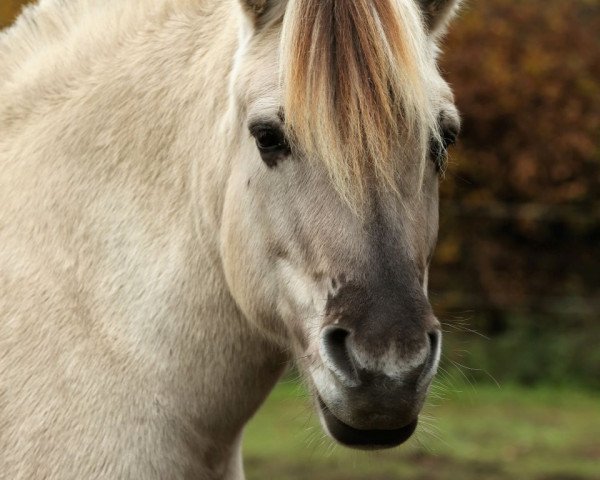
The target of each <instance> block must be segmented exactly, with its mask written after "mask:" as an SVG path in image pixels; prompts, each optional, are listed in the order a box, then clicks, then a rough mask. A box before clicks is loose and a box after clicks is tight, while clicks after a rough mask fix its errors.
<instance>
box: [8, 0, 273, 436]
mask: <svg viewBox="0 0 600 480" xmlns="http://www.w3.org/2000/svg"><path fill="white" fill-rule="evenodd" d="M233 1H235V0H228V1H227V2H226V1H223V0H209V1H205V2H200V1H199V2H187V1H184V0H181V1H180V2H175V1H168V2H167V1H165V2H164V3H165V4H169V5H171V6H172V8H171V9H170V10H168V11H167V12H166V13H165V12H163V13H162V14H161V15H154V16H148V18H147V19H146V20H145V21H142V19H139V18H137V19H135V22H136V25H137V27H136V28H135V29H134V32H129V34H128V35H122V32H121V35H120V37H119V39H118V41H116V40H112V41H109V40H103V39H104V38H105V37H104V36H103V32H102V29H101V28H98V32H97V33H98V35H97V36H96V40H97V41H98V42H99V45H94V48H93V50H91V52H93V53H92V54H91V53H89V52H87V54H85V55H84V54H83V53H85V52H82V50H81V49H82V48H88V47H89V48H91V46H90V45H89V44H88V45H87V46H86V45H82V46H80V47H77V46H76V45H77V35H78V34H81V35H82V36H85V35H83V33H85V32H81V31H73V32H72V35H71V37H70V38H66V37H68V36H63V37H65V38H62V40H61V39H60V38H59V37H60V36H58V35H57V36H56V38H55V42H54V44H53V45H52V46H50V47H51V50H52V52H53V55H52V56H51V57H49V58H48V59H45V60H44V62H43V63H41V64H36V65H35V67H36V68H35V69H34V70H33V71H34V72H35V75H33V76H28V77H27V78H25V76H23V78H22V79H21V80H22V81H21V82H20V83H19V87H18V88H17V87H16V86H12V87H10V89H9V90H8V91H7V90H4V91H3V85H2V84H0V100H2V102H0V104H4V106H5V107H6V108H5V110H4V112H11V111H12V112H14V110H15V109H18V112H19V114H18V115H14V114H11V115H10V117H9V116H8V115H7V114H6V113H4V112H3V111H2V109H0V129H2V130H3V131H4V132H5V133H6V134H7V135H8V136H10V137H11V138H12V137H14V138H18V135H19V133H18V132H19V131H26V130H25V128H26V127H27V125H29V124H31V123H34V124H35V125H36V126H37V127H38V130H35V131H42V128H39V126H40V125H45V126H46V127H45V128H44V130H45V135H47V136H44V138H35V140H34V141H36V142H39V144H40V145H44V144H43V142H44V139H45V141H50V139H53V140H52V141H55V142H61V141H62V142H63V143H62V144H61V145H62V146H63V147H65V148H64V149H63V148H57V149H55V150H53V153H52V154H51V155H52V156H56V158H53V160H52V162H48V161H47V159H41V158H40V159H39V160H38V163H39V165H37V168H38V171H39V175H43V174H44V173H42V172H45V173H46V174H47V175H48V178H49V181H48V182H47V183H48V191H43V190H38V191H37V192H36V194H37V195H47V196H49V197H54V196H56V195H61V198H60V199H58V200H57V201H56V204H57V205H59V206H60V208H61V214H60V215H62V217H63V218H60V217H59V216H58V215H57V218H56V221H60V222H66V223H68V222H69V221H70V220H69V219H70V216H71V215H73V216H77V217H76V218H77V220H76V221H77V222H79V225H80V228H81V229H82V230H84V231H85V230H86V229H89V231H90V232H93V233H91V234H88V236H90V237H92V238H94V237H95V238H94V241H93V244H92V243H86V244H85V245H83V246H80V245H79V243H78V242H84V241H87V240H83V239H81V238H77V239H74V238H65V239H63V240H64V243H67V244H71V245H73V249H80V251H84V249H85V251H86V254H87V255H89V256H91V257H92V259H93V260H91V261H89V262H87V260H86V262H87V263H92V262H95V263H94V264H93V265H92V267H91V268H90V269H89V271H87V270H86V271H80V272H78V274H79V275H80V277H81V278H79V284H80V285H82V287H81V289H82V290H85V291H84V292H82V293H81V295H80V297H78V299H80V300H79V301H81V302H85V298H86V297H87V298H90V299H92V300H93V302H94V303H93V305H91V306H88V310H89V311H90V312H91V316H92V317H94V321H96V318H99V319H100V320H98V322H99V323H101V325H100V326H99V328H100V329H101V330H102V331H103V332H104V337H105V338H113V339H115V341H114V342H113V343H114V344H118V345H119V348H120V351H119V355H126V356H128V357H130V358H135V359H136V361H138V362H139V364H138V366H137V368H138V369H139V376H140V378H148V379H151V381H149V382H148V383H145V384H149V383H150V382H163V383H164V386H162V387H160V389H161V391H162V394H164V395H165V396H166V397H168V399H167V400H165V404H173V405H176V407H174V408H181V409H182V410H181V411H177V412H174V414H176V415H178V416H180V417H185V418H189V419H191V418H195V419H196V422H195V424H196V427H197V429H198V430H199V431H201V432H204V433H205V434H206V435H208V436H209V437H218V436H222V437H224V441H227V437H228V436H231V435H233V434H234V433H235V432H239V430H240V429H241V427H242V426H243V424H244V423H245V422H246V421H247V419H248V418H249V417H250V416H251V415H252V414H253V413H254V412H255V410H256V409H257V408H258V406H259V405H260V403H261V402H262V400H263V399H264V397H265V396H266V394H267V393H268V391H269V390H270V388H271V387H272V385H273V383H274V381H276V379H277V378H278V376H279V374H280V373H281V370H282V368H283V361H284V357H283V356H282V355H281V353H280V351H279V350H278V349H277V348H275V347H273V346H272V345H271V344H270V343H269V342H267V341H266V340H264V339H263V338H262V337H261V335H260V334H258V333H257V332H255V331H254V330H253V329H252V328H251V326H250V325H249V324H248V323H247V322H246V320H245V319H244V318H243V316H242V315H241V314H240V312H239V310H238V309H237V307H236V305H235V302H234V301H233V300H232V298H231V295H230V294H229V291H228V288H227V285H226V281H225V279H224V275H223V272H222V267H221V263H220V258H219V238H218V236H219V231H218V229H219V224H220V220H219V219H220V212H221V208H222V201H223V196H224V191H225V187H226V183H227V178H228V174H229V172H228V161H227V158H226V157H225V156H224V153H223V152H226V151H227V148H224V145H226V144H228V143H231V141H230V139H227V138H225V137H224V132H223V131H222V126H223V123H224V121H221V119H222V118H224V117H223V116H224V115H226V114H225V113H224V112H227V111H228V106H229V91H228V88H229V83H228V82H229V76H230V73H231V69H232V67H233V61H234V60H233V59H234V56H235V50H236V46H237V38H238V20H237V19H236V18H232V13H231V12H232V8H233V4H232V2H233ZM62 3H63V2H60V4H62ZM87 3H90V2H89V1H88V2H87ZM98 3H99V2H98ZM112 3H114V4H117V3H118V4H125V3H127V4H134V3H136V2H112ZM151 3H153V4H155V3H157V2H156V1H153V2H151ZM58 4H59V2H54V3H51V2H47V3H45V4H42V5H54V6H56V5H58ZM177 4H181V6H180V7H178V8H175V6H173V5H177ZM40 8H41V7H40ZM234 11H236V12H237V9H236V10H234ZM121 28H122V27H121ZM91 34H92V36H94V35H93V32H91ZM115 35H116V34H115ZM107 36H110V35H107ZM102 42H104V43H102ZM92 43H94V42H92ZM65 45H69V46H74V48H73V50H69V49H64V48H62V47H64V46H65ZM61 46H62V47H61ZM50 47H49V48H50ZM0 48H2V46H0ZM49 51H50V50H46V53H48V52H49ZM63 52H74V53H73V54H72V57H69V56H68V55H69V54H66V53H63ZM96 54H97V55H96ZM32 55H33V54H32ZM82 58H83V59H82ZM0 61H1V60H0ZM29 61H30V62H31V61H32V57H31V56H30V59H29ZM33 63H34V64H35V63H36V62H33ZM27 64H28V62H27V61H25V62H24V63H23V64H22V66H21V67H16V68H14V69H13V70H12V77H13V80H14V78H16V77H15V75H17V76H18V75H20V74H23V75H24V72H26V70H27ZM58 65H60V68H57V66H58ZM57 70H58V71H59V72H58V73H57ZM12 83H13V85H14V84H16V82H14V81H13V82H12ZM31 91H35V92H37V94H36V95H35V98H30V97H32V95H31V93H30V92H31ZM58 98H60V100H61V102H62V105H61V111H63V112H69V114H68V115H64V114H59V113H57V110H58V109H57V108H56V107H55V105H56V102H57V99H58ZM4 100H6V102H4ZM39 112H42V113H43V118H39V119H38V118H37V117H36V115H38V114H39ZM61 115H63V116H61ZM107 117H108V120H107ZM29 132H31V129H30V130H29ZM23 135H24V134H23ZM31 135H32V134H31V133H30V136H31ZM7 138H8V137H7ZM215 139H219V140H218V141H217V144H215ZM67 143H68V149H69V151H70V152H73V153H72V154H70V155H69V156H64V157H63V156H61V155H63V154H62V153H61V152H63V151H66V149H67V148H66V145H67ZM219 143H222V145H219ZM92 145H93V151H91V149H92ZM40 151H43V149H40ZM1 153H2V151H0V154H1ZM31 161H33V160H31ZM50 163H51V165H50ZM59 175H62V176H63V177H64V178H65V180H61V181H63V182H67V181H68V182H70V183H69V184H67V183H64V185H69V188H66V187H65V188H63V189H62V190H60V189H58V190H57V189H55V190H54V191H50V186H51V185H53V179H55V178H58V176H59ZM66 179H69V180H66ZM90 186H92V187H91V188H92V189H93V191H91V192H90ZM90 199H92V200H90ZM97 199H99V200H97ZM107 204H108V205H107ZM82 205H85V207H81V208H82V209H83V208H85V209H87V210H86V211H85V213H84V214H83V216H82V218H80V217H79V215H82V214H80V213H78V212H77V211H76V208H75V206H82ZM108 206H110V210H109V209H108ZM77 208H79V207H77ZM106 211H110V212H111V215H110V216H109V217H110V218H108V217H107V215H106ZM43 213H44V214H45V215H46V218H45V219H43V220H40V222H42V221H43V222H45V223H51V222H50V221H49V220H48V218H49V215H51V213H48V212H43ZM100 221H101V222H102V223H101V224H100V223H98V222H100ZM86 222H89V223H86ZM94 222H95V223H94ZM124 225H126V232H127V233H126V237H127V236H128V237H127V238H126V239H125V240H124V241H123V242H121V243H122V244H124V245H125V246H123V245H121V244H120V245H116V246H115V245H113V243H112V242H114V237H111V235H122V234H123V229H124V228H125V227H124ZM54 230H55V231H56V230H57V229H56V228H55V229H54ZM64 230H65V231H66V232H69V231H73V228H72V226H71V225H66V228H65V229H64ZM149 232H153V234H150V233H149ZM53 233H54V236H52V235H53ZM44 235H46V237H47V238H46V239H44V240H45V242H46V244H45V245H43V244H44V242H42V241H40V245H43V246H41V247H40V248H43V249H45V250H47V251H48V254H49V255H50V254H54V255H55V252H54V253H53V249H55V247H54V246H53V245H56V244H57V243H58V244H59V246H58V247H56V248H60V239H59V238H58V236H57V235H56V232H52V231H50V230H48V232H47V233H46V234H44ZM103 235H105V236H106V237H102V236H103ZM103 241H104V242H105V243H104V245H102V242H103ZM134 244H135V249H134V248H132V247H131V245H134ZM106 245H112V247H111V250H108V251H103V250H102V248H105V249H106ZM80 247H81V248H80ZM99 247H100V249H99ZM116 248H120V249H121V250H120V251H118V252H117V251H115V249H116ZM133 250H135V252H134V251H133ZM107 253H109V254H110V257H109V256H107V255H106V254H107ZM78 255H79V253H78ZM111 259H112V260H111ZM77 261H79V260H76V262H77ZM86 268H87V267H86ZM78 295H79V293H78ZM116 300H118V302H116ZM48 321H50V320H48ZM157 388H159V387H157ZM198 419H200V420H198ZM225 432H226V433H225ZM231 441H232V442H233V441H235V439H234V438H233V437H232V438H231Z"/></svg>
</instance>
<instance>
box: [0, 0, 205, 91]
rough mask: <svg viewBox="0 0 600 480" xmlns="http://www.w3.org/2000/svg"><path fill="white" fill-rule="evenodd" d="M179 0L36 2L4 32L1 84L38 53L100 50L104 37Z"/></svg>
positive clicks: (1, 38) (0, 35)
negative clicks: (98, 45) (97, 44)
mask: <svg viewBox="0 0 600 480" xmlns="http://www.w3.org/2000/svg"><path fill="white" fill-rule="evenodd" d="M176 1H177V0H144V1H137V2H132V1H126V0H119V1H109V0H38V1H36V2H33V3H31V4H29V5H27V6H25V7H24V8H23V10H22V12H21V14H20V15H19V16H18V17H17V19H16V21H15V23H14V24H13V25H12V26H11V27H9V28H7V29H6V30H3V31H0V72H2V75H1V76H0V87H1V86H2V84H3V83H5V82H9V81H10V79H11V76H12V75H13V74H15V72H18V71H19V70H20V69H22V68H24V67H25V66H26V65H27V64H28V63H30V62H33V61H35V59H37V58H44V57H48V56H52V55H56V57H59V58H63V57H64V56H65V55H68V54H72V53H73V52H74V51H80V52H81V51H87V50H89V51H94V45H95V44H96V43H99V42H98V39H107V38H114V39H118V38H119V36H123V35H124V34H127V32H128V30H127V29H126V28H124V26H128V27H129V28H130V29H131V28H134V26H136V22H137V23H139V22H140V20H142V21H143V19H145V18H148V17H149V16H151V15H156V14H160V12H161V11H166V10H167V8H168V6H170V5H171V4H174V3H176ZM200 1H201V0H200ZM67 45H68V47H67ZM86 49H87V50H86ZM58 52H60V53H58Z"/></svg>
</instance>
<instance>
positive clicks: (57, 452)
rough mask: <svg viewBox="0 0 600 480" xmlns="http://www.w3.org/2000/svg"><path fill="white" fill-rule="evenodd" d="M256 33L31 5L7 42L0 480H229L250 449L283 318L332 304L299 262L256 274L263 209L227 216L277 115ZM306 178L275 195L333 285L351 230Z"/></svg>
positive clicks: (165, 9)
mask: <svg viewBox="0 0 600 480" xmlns="http://www.w3.org/2000/svg"><path fill="white" fill-rule="evenodd" d="M403 1H405V0H403ZM250 3H252V2H250ZM253 5H254V3H253ZM261 8H262V7H261ZM413 8H416V7H413ZM259 10H260V9H259ZM281 10H283V7H281ZM257 11H258V10H257ZM260 12H262V10H261V11H260ZM411 12H412V13H411V14H412V15H414V11H411ZM253 28H255V27H254V26H252V19H251V18H249V17H247V16H246V14H244V13H243V11H242V9H241V8H240V7H239V5H238V4H237V0H129V1H125V0H70V1H69V0H62V1H61V0H41V1H40V2H39V3H38V4H36V5H34V6H33V7H29V8H28V9H27V10H26V11H25V13H24V14H23V15H22V16H21V17H20V18H19V20H18V21H17V23H16V25H15V26H14V27H12V28H11V29H9V30H7V31H6V32H3V33H2V34H0V165H1V168H0V205H2V207H1V208H0V479H2V480H19V479H48V480H71V479H72V480H75V479H77V480H79V479H96V478H97V479H117V478H119V479H145V480H152V479H170V478H195V479H207V480H212V479H219V480H220V479H227V480H233V479H235V480H239V479H242V478H243V471H242V465H241V436H242V430H243V427H244V425H245V423H246V422H247V421H248V419H249V418H250V417H251V416H252V415H253V414H254V412H255V411H256V410H257V409H258V407H259V406H260V404H261V403H262V401H263V400H264V398H265V397H266V395H267V394H268V392H269V391H270V389H271V388H272V386H273V385H274V383H275V382H276V381H277V379H278V378H279V376H280V374H281V372H282V371H283V369H284V368H285V365H286V362H287V360H288V359H289V358H290V357H291V355H292V354H291V352H299V350H300V347H299V346H298V344H299V343H301V341H300V340H298V338H299V337H298V334H297V331H298V330H299V329H302V328H304V327H303V326H301V325H299V324H298V323H297V320H289V319H286V321H285V322H283V321H281V318H286V315H287V316H289V317H290V318H291V317H294V318H296V317H297V315H298V311H299V310H298V309H299V308H304V309H305V310H306V311H307V316H309V317H310V318H313V319H315V318H318V315H319V314H320V312H318V311H317V310H318V309H321V310H322V308H323V307H322V305H321V303H322V302H321V301H320V300H319V299H320V298H323V296H324V295H326V292H327V288H328V287H327V286H326V285H325V283H326V282H324V281H321V280H319V281H315V280H311V279H310V278H313V277H310V276H307V274H306V272H301V273H298V272H297V271H296V270H294V269H293V268H296V267H297V266H298V265H302V263H301V260H300V259H302V258H304V259H306V258H308V257H307V256H306V252H304V251H302V250H301V249H300V247H298V248H296V247H295V246H294V245H287V246H286V248H287V250H288V252H289V255H290V256H291V257H292V258H293V259H294V265H295V267H294V266H292V267H290V266H289V265H287V264H286V265H284V264H277V265H279V266H280V267H277V268H280V270H281V272H276V271H275V270H277V268H276V269H274V270H273V271H266V270H265V269H264V268H262V267H261V266H262V265H263V263H264V262H265V261H266V260H264V258H262V257H261V258H260V259H258V260H257V259H256V256H257V255H258V254H255V253H254V252H263V250H264V249H266V247H265V243H267V242H265V241H263V240H264V237H260V236H257V235H258V234H256V231H260V230H261V229H263V227H264V228H267V226H265V225H267V224H266V223H265V222H266V220H265V218H264V216H263V214H262V213H264V212H265V210H266V209H265V208H263V209H261V211H260V212H256V213H255V214H254V213H252V214H249V213H248V212H247V211H246V210H244V209H245V208H247V203H248V202H245V201H240V200H239V199H238V200H236V198H237V197H236V195H237V193H236V192H240V191H242V190H243V188H245V186H246V181H248V184H247V185H248V187H249V188H250V185H251V184H250V180H251V181H252V182H253V184H257V183H258V184H259V185H261V186H265V188H270V187H268V185H269V183H268V178H272V177H268V176H269V175H270V173H269V172H267V171H266V169H265V168H264V166H263V165H262V164H261V163H260V158H259V157H258V155H257V153H256V150H255V148H254V145H253V142H252V140H251V139H250V138H249V135H248V133H247V130H246V122H247V115H259V114H265V115H269V114H273V112H274V111H275V112H276V111H277V108H278V107H279V101H280V100H281V98H282V95H281V92H280V84H279V67H278V56H277V49H278V46H279V38H280V34H281V22H280V21H278V20H277V16H276V15H273V21H270V22H268V25H266V26H263V27H262V28H263V29H264V31H261V32H260V35H258V34H256V37H255V36H254V35H255V33H253ZM242 43H245V44H246V46H245V47H244V49H243V50H242V49H241V45H242ZM431 48H433V46H427V47H425V46H424V47H423V49H424V50H423V51H425V49H427V50H428V51H429V49H431ZM273 52H275V54H273ZM424 54H425V53H424ZM419 75H422V74H421V73H420V74H419ZM434 80H435V81H433V80H430V79H427V81H426V90H427V91H428V92H430V90H434V91H435V94H432V96H435V100H432V101H434V103H435V102H437V103H436V105H438V104H439V105H441V104H444V105H446V104H448V105H450V103H451V99H450V97H449V95H450V94H449V90H448V88H447V86H446V85H445V83H443V82H441V80H440V79H439V76H438V75H437V72H435V75H434ZM423 81H424V82H425V79H424V80H423ZM432 82H433V83H435V82H438V83H437V84H436V86H434V87H431V84H432ZM250 87H251V88H250ZM428 95H429V93H428ZM448 108H450V109H451V108H452V107H451V105H450V106H449V107H448ZM261 112H262V113H261ZM427 115H429V113H427ZM248 159H251V161H250V160H248ZM301 168H302V167H301V166H300V165H298V164H296V163H292V162H291V161H290V162H287V163H285V164H284V165H282V166H281V168H280V171H281V172H284V173H285V174H289V175H290V176H291V177H290V178H300V179H302V181H300V182H293V181H290V182H289V183H286V184H285V186H284V187H281V189H280V190H281V192H283V191H285V192H291V193H290V195H294V198H295V199H296V200H297V202H298V205H305V206H306V207H307V208H305V209H299V211H301V212H302V213H301V214H299V215H308V214H307V213H306V212H309V211H310V207H309V206H310V205H311V203H309V202H311V201H312V202H314V200H315V198H317V199H318V200H319V201H322V202H323V203H324V204H326V205H331V209H332V211H331V212H329V213H328V214H327V217H323V218H328V219H329V220H332V219H336V222H337V223H335V224H334V222H332V221H330V222H329V223H328V222H327V221H325V220H323V221H321V222H319V223H318V224H316V225H314V226H313V228H314V231H315V232H317V231H318V232H321V233H319V235H316V234H315V236H318V237H319V238H320V243H319V244H318V245H317V246H314V245H313V250H312V251H311V252H312V253H311V256H310V258H311V261H312V262H313V264H312V266H311V269H314V271H332V272H333V271H336V269H337V270H339V268H337V267H336V262H337V261H338V260H339V261H340V262H343V261H346V260H348V259H355V258H359V259H360V258H361V254H362V253H363V252H364V246H362V244H361V243H360V242H359V241H356V238H357V237H358V236H359V235H361V233H360V232H361V231H362V230H361V228H360V225H358V226H356V227H353V226H352V225H353V223H352V222H353V221H354V220H353V218H354V217H353V214H352V212H351V211H347V210H346V209H345V206H344V204H343V202H342V201H341V200H340V199H339V198H337V197H336V196H335V192H334V190H333V189H328V188H329V187H328V185H329V184H328V183H327V181H326V180H325V178H326V176H325V177H324V176H323V175H321V173H322V172H321V171H320V170H318V169H316V170H315V171H314V172H312V171H311V172H309V173H305V172H303V171H302V172H300V170H299V169H301ZM298 172H300V173H298ZM432 178H433V176H432ZM304 181H306V182H307V184H308V185H314V186H322V190H318V191H317V190H316V188H317V187H314V189H313V190H314V191H313V190H311V191H309V192H305V191H303V188H302V185H299V184H303V183H304ZM433 185H434V184H433V183H431V186H430V188H429V190H427V189H426V190H425V193H426V195H425V196H426V197H427V195H428V194H429V195H430V197H427V198H429V199H431V198H433V197H434V196H435V195H437V187H434V186H433ZM273 188H274V189H275V188H279V187H273ZM319 188H321V187H319ZM280 190H277V191H274V193H273V195H275V196H277V195H283V193H278V192H280ZM232 192H233V193H232ZM428 192H429V193H428ZM267 195H268V194H267V193H263V192H259V193H257V194H256V197H253V198H257V199H261V198H267V199H268V198H269V197H268V196H267ZM240 198H242V197H240ZM427 198H426V199H425V200H420V202H421V203H418V205H419V206H421V205H425V204H426V203H425V202H426V201H427ZM415 201H416V200H415ZM275 203H276V202H274V204H275ZM411 205H412V204H411ZM267 206H268V208H270V209H272V210H269V211H272V212H279V213H278V214H279V215H282V208H281V207H280V208H277V205H275V206H271V205H270V203H269V205H267ZM407 210H408V207H407ZM261 212H262V213H261ZM275 214H276V213H274V215H275ZM420 215H421V214H415V215H413V216H412V217H411V216H410V215H408V214H407V218H408V217H411V218H413V217H414V222H421V224H420V225H421V226H420V227H419V228H421V229H425V230H427V228H425V227H423V226H422V224H425V225H427V223H426V221H425V220H423V218H426V217H427V214H425V213H423V214H422V215H424V217H423V218H421V216H420ZM411 221H413V220H411ZM325 225H326V226H327V229H326V230H323V229H324V228H325V227H324V226H325ZM411 225H412V224H411ZM415 225H416V223H415ZM268 228H270V230H269V232H270V234H269V236H268V239H269V240H271V239H274V240H273V245H270V246H269V248H277V245H276V243H277V242H276V241H275V240H277V239H278V238H284V237H286V236H290V235H291V229H290V228H289V227H288V226H286V223H285V217H282V220H281V221H280V222H278V223H277V225H276V226H275V227H272V226H269V227H268ZM278 228H281V232H283V233H282V234H281V235H279V233H277V232H279V231H278V230H277V229H278ZM415 228H416V227H415ZM278 235H279V236H278ZM429 236H431V235H429ZM286 238H287V237H286ZM334 241H336V242H344V245H347V247H344V251H343V252H341V253H340V251H339V249H336V248H335V247H334V246H333V245H334V243H333V242H334ZM328 242H329V243H328ZM328 249H329V250H328ZM332 252H333V253H332ZM410 252H411V253H410V255H411V258H413V257H414V258H415V259H421V258H422V257H423V256H424V254H423V253H422V252H421V251H420V250H418V248H416V247H415V249H414V251H413V250H411V251H410ZM265 255H266V254H265ZM265 258H266V257H265ZM334 258H335V259H336V260H335V261H334ZM348 261H350V260H348ZM352 261H354V260H352ZM261 262H263V263H261ZM261 268H262V269H261ZM311 271H312V270H311ZM286 278H288V279H289V280H285V279H286ZM302 278H306V280H302ZM286 282H289V285H286ZM294 282H299V283H298V284H296V285H294ZM302 282H305V285H301V283H302ZM311 282H314V283H311ZM256 285H259V286H260V291H257V290H256V287H255V286H256ZM282 285H284V287H282ZM300 291H302V293H301V294H300V293H298V292H300ZM311 295H312V298H314V299H315V300H314V301H312V300H311ZM286 312H287V313H286ZM276 320H279V321H276ZM294 322H296V323H294ZM309 330H310V329H309ZM304 334H306V332H305V333H304ZM308 337H309V338H308V341H309V343H310V342H311V341H312V340H311V338H310V334H308ZM311 345H312V347H311V348H313V350H314V344H312V343H311ZM307 370H309V369H307ZM323 388H325V387H323Z"/></svg>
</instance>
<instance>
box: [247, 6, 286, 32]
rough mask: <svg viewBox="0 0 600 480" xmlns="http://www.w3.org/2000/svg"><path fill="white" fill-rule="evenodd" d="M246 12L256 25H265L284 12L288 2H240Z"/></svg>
mask: <svg viewBox="0 0 600 480" xmlns="http://www.w3.org/2000/svg"><path fill="white" fill-rule="evenodd" d="M239 1H240V3H241V4H242V8H243V9H244V12H246V14H247V15H248V16H249V17H250V19H251V20H252V21H253V22H254V24H255V25H257V26H260V25H264V24H265V23H267V22H268V21H269V19H271V18H274V16H275V15H277V13H281V12H283V9H284V8H285V4H286V3H287V0H239Z"/></svg>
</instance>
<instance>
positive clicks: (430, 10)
mask: <svg viewBox="0 0 600 480" xmlns="http://www.w3.org/2000/svg"><path fill="white" fill-rule="evenodd" d="M419 3H420V4H421V8H422V9H423V14H424V15H425V21H426V22H427V27H428V29H429V31H430V32H432V33H434V34H441V33H443V32H444V30H445V29H446V26H447V25H448V23H449V21H450V20H451V19H452V17H454V15H455V13H456V11H457V10H458V7H459V6H460V3H461V0H419Z"/></svg>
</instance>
